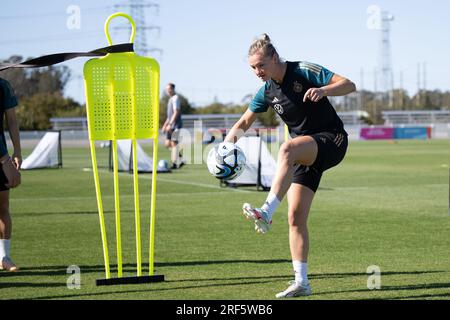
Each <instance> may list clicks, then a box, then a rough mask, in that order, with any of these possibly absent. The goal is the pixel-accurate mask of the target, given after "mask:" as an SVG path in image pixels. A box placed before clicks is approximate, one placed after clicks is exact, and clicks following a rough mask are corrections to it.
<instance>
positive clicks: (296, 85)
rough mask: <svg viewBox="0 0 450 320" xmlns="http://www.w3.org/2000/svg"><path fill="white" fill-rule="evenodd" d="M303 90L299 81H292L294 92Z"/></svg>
mask: <svg viewBox="0 0 450 320" xmlns="http://www.w3.org/2000/svg"><path fill="white" fill-rule="evenodd" d="M302 90H303V86H302V84H301V83H300V82H297V81H294V92H297V93H300V92H302Z"/></svg>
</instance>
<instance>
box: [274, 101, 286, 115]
mask: <svg viewBox="0 0 450 320" xmlns="http://www.w3.org/2000/svg"><path fill="white" fill-rule="evenodd" d="M273 108H274V109H275V111H276V112H278V114H283V112H284V109H283V107H282V106H281V104H279V103H277V104H275V105H274V106H273Z"/></svg>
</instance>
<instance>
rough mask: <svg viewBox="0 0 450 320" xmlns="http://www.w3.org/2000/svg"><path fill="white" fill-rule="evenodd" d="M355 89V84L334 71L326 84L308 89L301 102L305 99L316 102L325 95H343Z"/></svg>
mask: <svg viewBox="0 0 450 320" xmlns="http://www.w3.org/2000/svg"><path fill="white" fill-rule="evenodd" d="M355 90H356V85H355V84H354V83H353V82H352V81H350V80H349V79H347V78H344V77H342V76H340V75H338V74H336V73H335V74H333V76H332V77H331V79H330V82H329V83H328V84H327V85H325V86H322V87H319V88H310V89H308V91H306V93H305V95H304V96H303V102H305V101H306V99H309V100H311V101H313V102H317V101H319V100H320V99H322V98H323V97H326V96H344V95H346V94H349V93H351V92H353V91H355Z"/></svg>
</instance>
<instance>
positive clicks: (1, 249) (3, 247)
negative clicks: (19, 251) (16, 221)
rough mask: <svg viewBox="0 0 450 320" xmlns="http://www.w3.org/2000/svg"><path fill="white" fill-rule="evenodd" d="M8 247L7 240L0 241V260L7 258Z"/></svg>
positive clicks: (8, 242) (8, 241)
mask: <svg viewBox="0 0 450 320" xmlns="http://www.w3.org/2000/svg"><path fill="white" fill-rule="evenodd" d="M9 247H10V240H9V239H0V259H3V258H4V257H9Z"/></svg>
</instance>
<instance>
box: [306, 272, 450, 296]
mask: <svg viewBox="0 0 450 320" xmlns="http://www.w3.org/2000/svg"><path fill="white" fill-rule="evenodd" d="M437 272H447V271H428V272H420V273H437ZM383 274H388V273H387V272H384V273H383ZM391 274H397V273H396V272H392V273H391ZM400 274H405V273H403V272H400ZM413 274H414V273H413ZM432 289H450V283H424V284H413V285H403V286H381V289H378V290H369V289H367V288H364V289H358V290H342V291H326V292H319V293H315V295H328V294H339V293H373V294H380V293H383V292H388V291H409V290H432ZM437 297H450V291H449V292H448V293H436V294H426V295H416V296H406V295H403V296H398V297H386V298H380V297H373V298H363V299H357V298H355V300H387V299H388V300H399V299H413V298H416V299H420V298H422V299H424V298H437Z"/></svg>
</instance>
